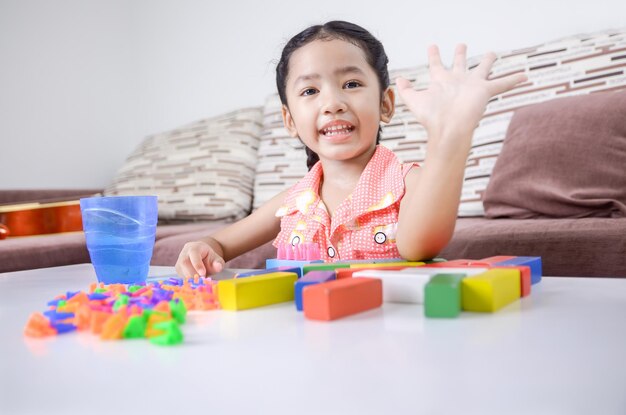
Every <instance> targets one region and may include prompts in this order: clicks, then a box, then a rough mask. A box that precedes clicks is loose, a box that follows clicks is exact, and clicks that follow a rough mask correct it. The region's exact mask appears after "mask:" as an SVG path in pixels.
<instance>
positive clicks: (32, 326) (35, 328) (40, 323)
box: [24, 313, 57, 337]
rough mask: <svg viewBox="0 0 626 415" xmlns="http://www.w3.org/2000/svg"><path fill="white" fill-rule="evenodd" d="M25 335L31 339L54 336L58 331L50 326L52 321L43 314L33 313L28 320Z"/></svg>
mask: <svg viewBox="0 0 626 415" xmlns="http://www.w3.org/2000/svg"><path fill="white" fill-rule="evenodd" d="M24 334H25V335H27V336H29V337H46V336H54V335H55V334H57V331H56V330H55V329H54V328H53V327H52V326H51V325H50V321H49V320H48V319H47V318H45V317H44V316H43V314H41V313H33V314H31V315H30V317H29V318H28V322H27V323H26V327H25V328H24Z"/></svg>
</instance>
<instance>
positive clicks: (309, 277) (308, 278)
mask: <svg viewBox="0 0 626 415" xmlns="http://www.w3.org/2000/svg"><path fill="white" fill-rule="evenodd" d="M335 278H336V277H335V272H334V271H311V272H308V273H307V274H306V275H305V276H304V277H302V278H300V279H299V280H298V281H296V286H295V290H296V291H295V300H296V310H298V311H302V290H303V289H304V287H306V286H309V285H313V284H321V283H323V282H328V281H332V280H334V279H335Z"/></svg>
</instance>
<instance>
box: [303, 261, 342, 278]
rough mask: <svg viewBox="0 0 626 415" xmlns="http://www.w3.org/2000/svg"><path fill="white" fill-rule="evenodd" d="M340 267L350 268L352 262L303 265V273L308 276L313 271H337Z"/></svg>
mask: <svg viewBox="0 0 626 415" xmlns="http://www.w3.org/2000/svg"><path fill="white" fill-rule="evenodd" d="M340 268H350V264H348V263H342V262H332V263H326V264H309V265H305V266H304V267H302V275H303V276H306V273H307V272H311V271H335V270H337V269H340Z"/></svg>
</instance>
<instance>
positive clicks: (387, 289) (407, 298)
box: [352, 268, 432, 304]
mask: <svg viewBox="0 0 626 415" xmlns="http://www.w3.org/2000/svg"><path fill="white" fill-rule="evenodd" d="M404 271H406V270H404ZM412 271H413V272H411V273H409V272H401V271H384V270H382V269H381V270H373V269H370V270H365V271H358V272H355V273H354V274H352V278H359V277H367V278H378V279H380V280H381V281H382V283H383V301H385V302H390V303H415V304H423V303H424V287H425V286H426V284H427V283H428V281H430V277H431V276H432V274H429V273H420V272H419V271H418V270H417V269H415V268H413V269H412Z"/></svg>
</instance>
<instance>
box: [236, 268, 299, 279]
mask: <svg viewBox="0 0 626 415" xmlns="http://www.w3.org/2000/svg"><path fill="white" fill-rule="evenodd" d="M274 272H295V273H296V274H298V278H301V277H302V268H301V267H295V266H294V267H277V268H269V269H257V270H254V271H250V272H242V273H241V274H237V276H236V277H235V278H244V277H252V276H253V275H262V274H272V273H274Z"/></svg>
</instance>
